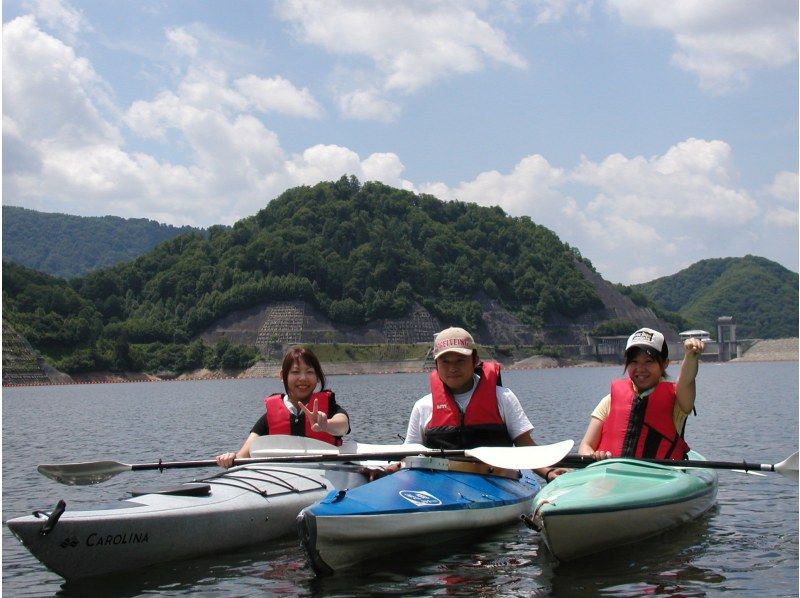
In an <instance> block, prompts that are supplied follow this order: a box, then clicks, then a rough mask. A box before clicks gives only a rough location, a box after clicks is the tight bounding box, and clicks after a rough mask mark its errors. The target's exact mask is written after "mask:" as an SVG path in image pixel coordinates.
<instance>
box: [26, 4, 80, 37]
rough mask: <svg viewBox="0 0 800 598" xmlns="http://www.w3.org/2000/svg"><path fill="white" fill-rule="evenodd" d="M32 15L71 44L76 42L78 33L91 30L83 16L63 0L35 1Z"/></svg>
mask: <svg viewBox="0 0 800 598" xmlns="http://www.w3.org/2000/svg"><path fill="white" fill-rule="evenodd" d="M32 13H33V14H34V15H35V16H36V18H37V19H38V20H39V21H41V22H43V23H45V24H46V25H47V27H49V28H50V29H51V30H53V31H55V32H57V33H58V34H59V35H61V36H62V37H64V38H65V39H66V40H68V41H69V42H74V41H75V37H76V36H77V34H78V33H80V32H81V31H85V30H91V25H90V24H89V23H88V22H87V21H86V19H85V18H84V17H83V15H82V14H81V13H80V12H79V11H77V10H75V9H74V8H73V7H71V6H69V4H68V3H66V2H61V0H35V1H34V2H32Z"/></svg>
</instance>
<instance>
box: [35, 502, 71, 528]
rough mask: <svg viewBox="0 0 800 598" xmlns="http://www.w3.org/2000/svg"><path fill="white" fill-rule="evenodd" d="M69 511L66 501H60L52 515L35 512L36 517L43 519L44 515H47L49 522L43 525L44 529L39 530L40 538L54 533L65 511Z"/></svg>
mask: <svg viewBox="0 0 800 598" xmlns="http://www.w3.org/2000/svg"><path fill="white" fill-rule="evenodd" d="M66 510H67V503H66V502H64V499H63V498H62V499H60V500H59V501H58V502H57V503H56V506H55V508H54V509H53V512H52V513H45V512H44V511H34V512H33V515H34V517H41V516H42V515H47V521H45V522H44V525H42V529H40V530H39V535H40V536H46V535H47V534H49V533H50V532H52V531H53V528H54V527H55V526H56V523H58V520H59V519H60V518H61V516H62V515H63V514H64V511H66Z"/></svg>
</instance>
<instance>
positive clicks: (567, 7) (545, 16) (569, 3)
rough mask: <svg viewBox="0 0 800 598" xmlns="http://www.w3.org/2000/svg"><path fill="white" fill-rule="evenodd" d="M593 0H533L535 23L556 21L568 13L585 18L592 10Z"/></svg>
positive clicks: (541, 23) (542, 23)
mask: <svg viewBox="0 0 800 598" xmlns="http://www.w3.org/2000/svg"><path fill="white" fill-rule="evenodd" d="M593 3H594V2H593V0H533V8H534V10H535V12H536V18H535V21H536V24H537V25H544V24H547V23H556V22H558V21H561V20H562V19H564V18H565V17H566V16H567V15H569V14H570V13H574V14H575V15H576V16H577V17H578V18H580V19H583V20H586V19H588V18H589V15H590V13H591V10H592V4H593Z"/></svg>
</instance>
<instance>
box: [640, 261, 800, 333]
mask: <svg viewBox="0 0 800 598" xmlns="http://www.w3.org/2000/svg"><path fill="white" fill-rule="evenodd" d="M633 288H634V289H636V290H637V291H639V292H640V293H642V294H643V295H645V296H646V297H648V298H650V299H652V300H653V301H655V302H656V303H658V304H659V305H663V306H664V307H666V308H667V309H670V310H673V311H677V312H678V313H680V314H681V315H682V316H683V317H685V318H686V319H688V320H690V321H691V322H693V323H694V325H695V326H697V327H699V328H702V329H704V330H708V331H710V332H712V333H714V332H715V331H716V327H717V325H716V321H717V317H718V316H723V315H725V316H733V317H734V318H735V320H736V324H737V335H738V336H739V337H741V338H747V337H755V338H784V337H794V336H797V322H798V275H797V273H795V272H792V271H791V270H788V269H786V268H784V267H783V266H781V265H780V264H777V263H775V262H773V261H770V260H768V259H766V258H763V257H757V256H752V255H747V256H745V257H742V258H719V259H709V260H702V261H700V262H697V263H696V264H693V265H691V266H689V267H688V268H686V269H684V270H681V271H680V272H678V273H676V274H674V275H672V276H666V277H663V278H659V279H656V280H653V281H651V282H647V283H644V284H639V285H635V286H634V287H633Z"/></svg>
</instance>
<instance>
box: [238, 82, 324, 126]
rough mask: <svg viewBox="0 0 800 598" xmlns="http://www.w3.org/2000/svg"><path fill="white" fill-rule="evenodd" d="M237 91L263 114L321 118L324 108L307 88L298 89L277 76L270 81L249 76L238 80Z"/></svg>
mask: <svg viewBox="0 0 800 598" xmlns="http://www.w3.org/2000/svg"><path fill="white" fill-rule="evenodd" d="M235 85H236V89H238V90H239V93H241V94H242V96H244V97H245V98H246V99H247V100H248V101H249V102H250V104H251V105H252V106H254V107H255V108H256V109H258V110H260V111H261V112H279V113H282V114H288V115H292V116H302V117H306V118H320V117H321V116H322V115H323V110H322V106H320V105H319V103H318V102H317V101H316V100H315V99H314V96H312V95H311V92H309V91H308V89H307V88H305V87H304V88H303V89H297V87H295V86H294V85H292V83H291V82H290V81H287V80H286V79H284V78H283V77H280V76H275V77H270V78H268V79H264V78H261V77H256V76H255V75H248V76H247V77H242V78H241V79H237V80H236V82H235Z"/></svg>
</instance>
